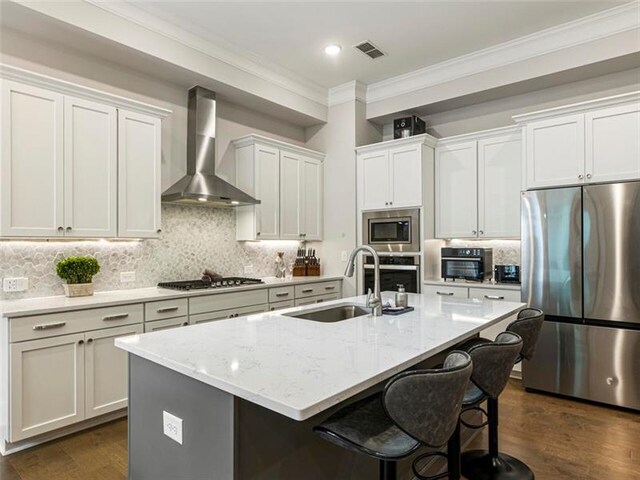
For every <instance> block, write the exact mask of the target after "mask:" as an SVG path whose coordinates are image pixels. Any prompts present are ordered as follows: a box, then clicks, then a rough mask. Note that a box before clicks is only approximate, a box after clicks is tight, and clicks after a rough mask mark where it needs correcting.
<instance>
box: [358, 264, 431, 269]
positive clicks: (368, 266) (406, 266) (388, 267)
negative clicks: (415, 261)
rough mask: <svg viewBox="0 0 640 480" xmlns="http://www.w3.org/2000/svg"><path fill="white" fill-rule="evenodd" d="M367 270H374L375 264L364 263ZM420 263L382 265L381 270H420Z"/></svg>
mask: <svg viewBox="0 0 640 480" xmlns="http://www.w3.org/2000/svg"><path fill="white" fill-rule="evenodd" d="M364 268H365V270H373V269H374V268H375V266H374V265H370V264H366V265H364ZM418 268H419V265H380V270H409V271H411V270H418Z"/></svg>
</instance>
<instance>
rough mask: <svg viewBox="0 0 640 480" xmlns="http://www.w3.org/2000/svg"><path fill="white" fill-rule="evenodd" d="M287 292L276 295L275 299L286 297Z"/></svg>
mask: <svg viewBox="0 0 640 480" xmlns="http://www.w3.org/2000/svg"><path fill="white" fill-rule="evenodd" d="M288 296H289V292H282V293H276V297H288Z"/></svg>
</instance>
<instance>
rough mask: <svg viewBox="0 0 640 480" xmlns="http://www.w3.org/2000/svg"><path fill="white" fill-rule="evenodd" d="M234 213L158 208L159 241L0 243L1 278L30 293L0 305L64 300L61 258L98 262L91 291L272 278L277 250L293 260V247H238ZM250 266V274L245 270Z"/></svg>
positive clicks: (273, 244)
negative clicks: (126, 275) (125, 278)
mask: <svg viewBox="0 0 640 480" xmlns="http://www.w3.org/2000/svg"><path fill="white" fill-rule="evenodd" d="M235 222H236V217H235V211H234V210H233V209H217V208H198V207H184V206H179V205H163V206H162V234H161V236H160V239H158V240H144V241H137V242H119V241H106V240H100V241H69V242H66V241H50V242H47V241H4V242H0V277H28V278H29V289H28V290H27V291H25V292H19V293H5V292H0V299H1V300H10V299H17V298H27V297H41V296H50V295H63V294H64V291H63V288H62V283H61V280H60V279H59V278H58V277H57V276H56V274H55V264H56V263H57V262H58V261H59V260H60V259H62V258H65V257H68V256H75V255H92V256H94V257H96V258H97V259H98V261H99V262H100V267H101V269H100V273H98V274H97V275H96V276H95V277H94V279H93V281H94V284H95V289H96V291H101V290H102V291H104V290H121V289H125V288H140V287H150V286H154V285H156V284H157V283H158V282H161V281H169V280H188V279H194V278H200V276H201V274H202V271H203V269H204V268H209V269H211V270H214V271H216V272H218V273H220V274H222V275H226V276H234V275H238V276H246V277H268V276H273V274H274V268H273V262H274V259H275V256H276V252H277V251H284V252H285V262H286V264H287V265H288V264H289V262H291V261H293V259H294V258H295V254H296V250H297V248H298V243H297V242H295V241H293V242H291V241H289V242H238V241H236V239H235V231H236V230H235V224H236V223H235ZM247 265H252V266H253V272H252V273H246V274H245V272H244V267H245V266H247ZM130 271H135V272H136V281H135V282H131V283H120V272H130Z"/></svg>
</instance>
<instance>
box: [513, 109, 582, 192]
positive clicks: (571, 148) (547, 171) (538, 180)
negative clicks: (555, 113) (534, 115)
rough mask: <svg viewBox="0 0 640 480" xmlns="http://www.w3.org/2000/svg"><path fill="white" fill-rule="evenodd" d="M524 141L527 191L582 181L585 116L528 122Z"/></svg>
mask: <svg viewBox="0 0 640 480" xmlns="http://www.w3.org/2000/svg"><path fill="white" fill-rule="evenodd" d="M525 142H526V156H527V178H526V185H527V188H538V187H554V186H560V185H575V184H579V183H583V182H584V115H582V114H580V115H570V116H566V117H562V118H554V119H551V120H541V121H539V122H533V123H530V124H528V125H527V127H526V136H525Z"/></svg>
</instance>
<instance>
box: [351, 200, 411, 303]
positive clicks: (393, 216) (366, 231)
mask: <svg viewBox="0 0 640 480" xmlns="http://www.w3.org/2000/svg"><path fill="white" fill-rule="evenodd" d="M362 243H363V244H365V245H369V246H371V247H372V248H373V249H374V250H376V251H377V252H410V253H418V252H420V210H419V209H417V208H414V209H408V210H380V211H373V212H363V213H362ZM407 291H408V290H407Z"/></svg>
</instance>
